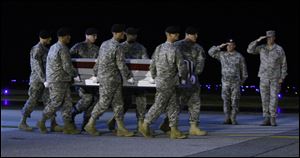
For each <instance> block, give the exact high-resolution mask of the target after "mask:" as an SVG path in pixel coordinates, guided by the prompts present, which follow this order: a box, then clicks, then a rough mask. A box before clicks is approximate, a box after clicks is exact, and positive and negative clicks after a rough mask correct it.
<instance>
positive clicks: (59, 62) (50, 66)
mask: <svg viewBox="0 0 300 158" xmlns="http://www.w3.org/2000/svg"><path fill="white" fill-rule="evenodd" d="M57 36H58V42H57V43H55V44H54V45H52V46H51V47H50V50H49V53H48V56H47V63H46V84H45V86H46V87H47V86H49V93H50V104H49V105H47V106H46V107H45V109H44V111H43V117H42V119H41V120H40V121H38V124H37V126H38V128H39V130H40V131H41V133H46V132H47V129H46V127H45V123H46V120H47V119H49V118H51V117H53V115H54V113H55V112H56V111H57V110H58V108H59V107H61V109H62V117H63V119H64V128H63V133H65V134H78V133H80V131H78V130H76V127H75V125H74V124H73V123H72V121H71V110H72V98H71V90H70V85H71V81H72V79H73V77H75V76H77V72H76V70H75V68H74V67H73V65H72V62H71V57H70V52H69V48H68V47H67V44H68V43H69V42H70V39H71V36H70V31H69V29H67V28H64V27H63V28H60V29H59V30H58V31H57ZM74 80H79V76H77V77H76V78H74Z"/></svg>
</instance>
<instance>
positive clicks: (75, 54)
mask: <svg viewBox="0 0 300 158" xmlns="http://www.w3.org/2000/svg"><path fill="white" fill-rule="evenodd" d="M70 55H71V58H78V48H77V44H75V45H74V46H73V47H72V48H71V49H70Z"/></svg>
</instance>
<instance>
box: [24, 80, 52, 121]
mask: <svg viewBox="0 0 300 158" xmlns="http://www.w3.org/2000/svg"><path fill="white" fill-rule="evenodd" d="M28 96H29V97H28V99H27V101H26V103H25V105H24V107H23V108H22V110H21V112H22V115H23V116H25V117H30V115H31V113H32V111H33V109H34V108H35V107H36V106H37V105H38V103H39V100H40V99H42V102H43V104H44V106H46V105H48V104H49V103H50V99H49V90H48V88H45V87H44V84H43V83H42V82H32V83H31V84H30V87H29V90H28Z"/></svg>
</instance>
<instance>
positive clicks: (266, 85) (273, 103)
mask: <svg viewBox="0 0 300 158" xmlns="http://www.w3.org/2000/svg"><path fill="white" fill-rule="evenodd" d="M278 81H279V79H274V80H270V79H263V78H260V85H259V88H260V95H261V102H262V109H263V117H270V116H271V117H276V116H277V114H276V110H277V105H278V96H277V95H278V93H279V92H280V84H279V83H278Z"/></svg>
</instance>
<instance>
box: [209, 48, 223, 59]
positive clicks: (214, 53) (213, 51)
mask: <svg viewBox="0 0 300 158" xmlns="http://www.w3.org/2000/svg"><path fill="white" fill-rule="evenodd" d="M208 54H209V55H210V56H211V57H213V58H215V59H217V60H220V54H221V48H220V46H212V47H211V48H210V49H209V50H208Z"/></svg>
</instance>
